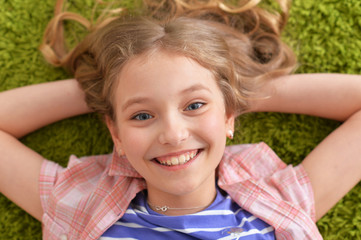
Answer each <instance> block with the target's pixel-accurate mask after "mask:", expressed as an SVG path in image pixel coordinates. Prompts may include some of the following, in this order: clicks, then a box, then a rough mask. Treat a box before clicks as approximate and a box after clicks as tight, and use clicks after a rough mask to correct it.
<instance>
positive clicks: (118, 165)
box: [108, 150, 143, 178]
mask: <svg viewBox="0 0 361 240" xmlns="http://www.w3.org/2000/svg"><path fill="white" fill-rule="evenodd" d="M111 158H112V159H111V163H110V167H109V172H108V175H109V176H125V177H135V178H143V177H142V176H141V175H140V174H139V173H138V172H137V170H135V169H134V168H133V166H132V165H131V164H130V162H129V161H128V159H127V157H126V156H124V155H123V156H118V154H117V152H116V151H115V150H113V153H112V155H111Z"/></svg>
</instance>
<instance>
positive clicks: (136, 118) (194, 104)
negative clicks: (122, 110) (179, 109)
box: [131, 102, 205, 121]
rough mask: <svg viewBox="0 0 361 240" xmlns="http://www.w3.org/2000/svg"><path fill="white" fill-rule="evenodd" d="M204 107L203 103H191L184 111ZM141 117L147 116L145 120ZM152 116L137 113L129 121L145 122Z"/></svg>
mask: <svg viewBox="0 0 361 240" xmlns="http://www.w3.org/2000/svg"><path fill="white" fill-rule="evenodd" d="M204 105H205V103H203V102H194V103H191V104H189V105H188V106H187V107H186V108H185V111H195V110H198V109H199V108H201V107H203V106H204ZM194 106H196V108H194V109H190V107H194ZM141 116H143V117H144V116H147V118H146V119H141V118H140V117H141ZM152 118H153V116H152V115H150V114H149V113H138V114H136V115H134V116H133V117H132V118H131V119H132V120H137V121H146V120H149V119H152Z"/></svg>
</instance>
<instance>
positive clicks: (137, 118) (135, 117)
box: [132, 113, 153, 121]
mask: <svg viewBox="0 0 361 240" xmlns="http://www.w3.org/2000/svg"><path fill="white" fill-rule="evenodd" d="M142 115H143V116H144V115H147V116H148V117H149V118H147V119H140V116H142ZM152 118H153V116H152V115H150V114H148V113H138V114H137V115H135V116H133V117H132V120H137V121H146V120H149V119H152Z"/></svg>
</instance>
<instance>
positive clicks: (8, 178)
mask: <svg viewBox="0 0 361 240" xmlns="http://www.w3.org/2000/svg"><path fill="white" fill-rule="evenodd" d="M0 103H1V104H0V192H1V193H3V194H4V195H5V196H7V197H8V198H9V199H11V200H12V201H14V202H15V203H16V204H17V205H19V206H20V207H21V208H23V209H24V210H25V211H27V212H28V213H30V214H31V215H32V216H34V217H35V218H37V219H38V220H41V217H42V212H43V211H42V207H41V203H40V196H39V189H38V178H39V173H40V167H41V164H42V161H43V158H42V156H40V155H39V154H38V153H36V152H34V151H33V150H31V149H29V148H28V147H26V146H25V145H23V144H22V143H21V142H20V141H18V140H17V138H20V137H22V136H24V135H26V134H28V133H30V132H32V131H34V130H36V129H39V128H41V127H43V126H45V125H48V124H50V123H53V122H55V121H58V120H61V119H65V118H68V117H71V116H75V115H80V114H84V113H87V112H90V110H89V109H88V107H87V106H86V104H85V101H84V94H83V92H82V91H81V90H80V88H79V87H78V84H77V82H76V81H75V80H63V81H57V82H51V83H43V84H38V85H32V86H27V87H22V88H18V89H13V90H10V91H5V92H1V93H0Z"/></svg>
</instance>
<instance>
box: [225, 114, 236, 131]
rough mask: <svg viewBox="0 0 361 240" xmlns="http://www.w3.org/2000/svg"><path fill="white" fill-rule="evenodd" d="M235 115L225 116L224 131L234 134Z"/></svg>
mask: <svg viewBox="0 0 361 240" xmlns="http://www.w3.org/2000/svg"><path fill="white" fill-rule="evenodd" d="M235 118H236V116H235V114H233V113H230V114H226V131H227V132H228V131H229V130H231V131H232V132H234V121H235Z"/></svg>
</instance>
